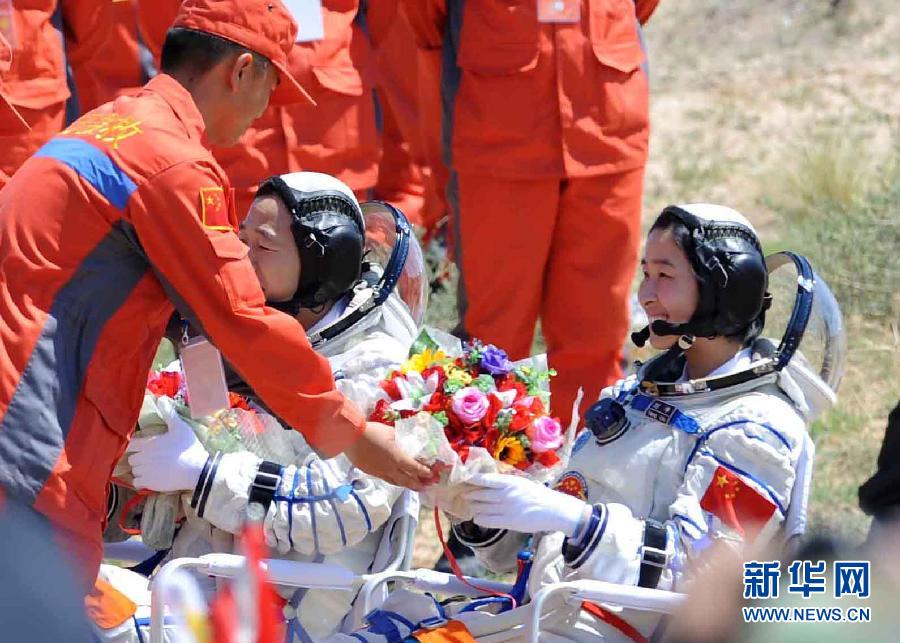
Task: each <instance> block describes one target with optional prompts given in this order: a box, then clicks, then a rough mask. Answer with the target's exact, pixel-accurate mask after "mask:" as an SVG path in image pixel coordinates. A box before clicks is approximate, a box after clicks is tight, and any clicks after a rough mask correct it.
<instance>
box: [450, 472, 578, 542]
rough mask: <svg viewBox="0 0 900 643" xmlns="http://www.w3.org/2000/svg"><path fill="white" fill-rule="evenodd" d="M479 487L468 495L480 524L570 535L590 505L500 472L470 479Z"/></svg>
mask: <svg viewBox="0 0 900 643" xmlns="http://www.w3.org/2000/svg"><path fill="white" fill-rule="evenodd" d="M467 482H469V483H470V484H473V485H477V486H479V487H480V488H479V489H475V490H472V491H469V492H468V493H466V495H465V499H466V502H467V504H468V508H469V510H470V511H471V513H472V521H473V522H474V523H475V524H476V525H478V526H479V527H493V528H495V529H511V530H513V531H519V532H522V533H526V534H530V533H535V532H539V531H561V532H563V533H564V534H566V535H567V536H569V537H571V536H573V535H574V534H575V532H576V531H577V530H578V526H579V524H581V521H582V520H586V519H587V518H588V516H589V515H590V511H591V506H590V505H589V504H587V503H586V502H584V501H583V500H579V499H578V498H575V497H574V496H570V495H567V494H564V493H560V492H559V491H554V490H553V489H550V488H548V487H545V486H544V485H542V484H539V483H537V482H534V481H533V480H528V479H527V478H520V477H518V476H510V475H504V474H501V473H486V474H481V475H477V476H475V477H474V478H471V479H470V480H468V481H467Z"/></svg>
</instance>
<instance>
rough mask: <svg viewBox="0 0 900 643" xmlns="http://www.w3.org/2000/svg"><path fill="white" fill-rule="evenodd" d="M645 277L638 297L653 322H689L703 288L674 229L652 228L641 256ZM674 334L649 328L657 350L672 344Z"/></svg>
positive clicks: (651, 342)
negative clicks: (673, 231)
mask: <svg viewBox="0 0 900 643" xmlns="http://www.w3.org/2000/svg"><path fill="white" fill-rule="evenodd" d="M641 269H642V270H643V273H644V279H643V280H642V281H641V286H640V288H639V289H638V300H639V301H640V303H641V306H642V307H643V309H644V312H646V313H647V317H648V319H649V320H650V323H651V324H652V323H653V322H654V321H656V320H657V319H662V320H665V321H667V322H670V323H673V324H677V323H682V322H686V321H689V320H690V318H691V316H692V315H693V314H694V311H695V310H697V304H698V303H699V301H700V288H699V285H698V284H697V278H696V277H695V276H694V271H693V269H692V268H691V263H690V261H689V260H688V258H687V255H686V254H685V253H684V251H683V250H682V249H681V248H679V247H678V245H677V244H676V243H675V239H674V237H673V236H672V231H671V230H668V229H665V230H659V229H657V230H653V231H651V232H650V234H649V235H647V244H646V246H645V247H644V257H643V258H642V259H641ZM677 339H678V338H677V336H675V335H665V336H660V335H656V334H654V333H653V331H652V330H651V331H650V345H651V346H653V348H656V349H658V350H663V349H666V348H669V347H670V346H672V344H674V343H675V341H676V340H677Z"/></svg>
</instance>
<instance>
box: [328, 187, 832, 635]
mask: <svg viewBox="0 0 900 643" xmlns="http://www.w3.org/2000/svg"><path fill="white" fill-rule="evenodd" d="M794 260H796V261H797V262H798V263H797V266H801V267H802V268H803V270H804V273H803V275H802V277H803V278H802V279H800V280H799V281H798V278H797V275H796V274H794V276H793V281H792V286H791V287H792V288H793V291H788V292H786V293H781V292H779V293H778V295H779V297H781V299H782V300H787V301H779V302H774V301H773V298H772V296H771V295H770V294H769V293H770V289H769V285H770V284H769V275H768V270H767V260H766V258H765V257H764V256H763V254H762V249H761V246H760V242H759V239H758V237H757V235H756V233H755V231H754V229H753V227H752V226H751V224H750V223H749V222H748V221H747V219H745V218H744V217H743V216H742V215H741V214H739V213H738V212H736V211H734V210H732V209H730V208H726V207H722V206H717V205H710V204H692V205H683V206H670V207H668V208H666V209H665V210H663V212H662V213H661V214H660V215H659V217H658V218H657V219H656V221H655V222H654V224H653V226H652V227H651V229H650V232H649V234H648V237H647V240H646V247H645V251H644V255H643V258H642V260H641V266H642V269H643V280H642V282H641V285H640V289H639V292H638V297H639V300H640V304H641V306H642V307H643V309H644V311H645V312H646V314H647V317H648V319H649V324H648V327H647V328H645V329H644V330H643V331H641V332H640V333H636V334H635V337H634V339H635V341H636V342H637V343H639V344H641V343H643V342H644V341H646V340H647V339H649V341H650V343H651V345H652V346H653V347H654V348H656V349H659V350H661V351H664V352H663V353H662V354H661V355H659V356H657V357H655V358H654V359H651V360H650V361H648V362H647V363H645V364H643V365H642V366H640V367H639V369H638V371H637V373H636V374H635V375H633V376H631V377H628V378H626V379H624V380H622V381H619V382H618V383H617V384H616V385H614V386H613V387H610V388H608V389H606V390H604V391H603V392H602V394H601V397H600V400H599V401H598V402H597V403H596V404H595V405H594V406H593V407H591V409H590V411H589V412H588V413H587V414H586V417H585V425H586V426H585V428H584V429H583V430H582V431H581V433H580V434H579V436H578V438H577V439H576V444H575V448H574V453H573V456H572V459H571V460H570V462H569V464H568V467H567V471H566V472H565V473H563V474H562V476H561V477H560V479H559V480H558V481H557V482H556V484H555V485H554V488H552V489H551V488H548V487H545V486H543V485H541V484H537V483H535V482H532V481H530V480H528V479H525V478H522V477H514V476H508V475H502V474H489V475H482V476H480V477H478V478H476V479H473V480H470V482H471V483H472V484H475V485H478V488H476V489H474V490H471V491H469V492H467V493H466V494H465V496H464V499H465V502H464V503H463V507H462V508H461V509H460V508H459V507H457V508H456V509H455V510H457V511H460V512H461V513H462V514H465V515H461V516H458V518H463V519H464V520H461V521H460V522H456V523H455V524H454V531H455V532H456V534H457V536H458V537H459V538H460V540H461V541H462V542H464V543H465V544H467V545H469V546H470V547H472V548H473V549H474V550H475V552H476V555H477V556H478V558H479V560H480V562H481V563H482V564H484V565H485V566H487V567H488V568H489V569H491V570H493V571H495V572H508V571H513V570H515V568H516V553H517V552H518V551H519V550H521V549H522V548H523V547H528V546H529V544H528V543H529V542H530V548H531V550H532V552H533V555H534V559H533V560H534V563H533V566H532V569H531V573H530V578H529V579H528V584H527V587H528V590H529V594H530V595H534V593H536V592H537V591H538V590H539V589H540V588H541V587H542V586H543V585H545V584H546V583H550V582H557V581H560V580H563V581H570V580H577V579H594V580H602V581H607V582H611V583H616V584H622V585H627V586H640V587H647V588H659V589H664V590H677V589H679V587H683V586H682V581H683V579H684V577H685V573H686V571H685V570H686V569H688V568H689V567H692V568H693V567H695V566H696V564H697V563H698V561H702V557H703V552H704V551H705V550H706V549H707V548H708V547H709V546H710V544H712V543H713V542H714V541H727V542H730V543H734V544H735V545H739V544H740V543H741V542H743V541H747V540H755V541H771V542H774V543H777V545H778V546H779V547H781V546H783V545H784V544H785V541H786V540H787V537H788V536H789V535H791V534H794V533H795V532H796V531H797V530H798V526H797V525H796V524H786V517H788V523H790V522H791V520H792V519H793V520H794V522H795V523H796V522H797V520H798V519H797V518H796V517H793V516H792V515H791V513H792V510H794V512H795V513H796V512H800V513H802V509H803V508H802V506H801V505H803V497H804V494H803V491H804V490H803V489H802V487H803V484H804V481H803V478H802V477H800V479H798V475H797V472H798V470H800V471H802V470H803V469H804V467H807V466H808V465H809V458H810V457H811V454H810V453H809V446H808V441H807V436H806V426H805V424H806V423H807V422H809V421H811V419H812V418H813V417H814V416H815V415H816V414H818V413H819V412H821V411H822V410H824V409H825V408H827V407H828V406H829V405H830V404H831V403H832V402H833V401H834V390H835V389H836V387H837V383H838V381H839V379H840V375H841V373H840V370H841V359H842V357H843V355H842V353H841V350H840V349H841V341H840V340H841V337H840V336H839V335H840V315H839V312H837V311H836V304H834V300H833V298H832V297H831V295H830V292H828V290H827V286H826V285H825V284H824V282H822V281H821V280H819V279H818V277H817V276H816V275H814V273H812V271H811V269H809V266H808V262H805V260H803V258H802V257H797V256H796V255H793V254H790V253H785V256H783V257H775V258H773V259H771V260H770V261H769V267H770V268H772V267H776V266H780V267H782V268H783V267H784V266H785V264H790V266H793V265H794V264H793V263H792V262H793V261H794ZM790 266H789V267H790ZM788 272H790V270H788ZM814 281H815V282H816V283H814ZM798 283H799V284H800V286H799V287H798ZM782 295H784V296H782ZM814 296H815V300H816V305H815V306H813V305H812V301H813V297H814ZM795 298H796V301H794V299H795ZM775 303H778V304H779V305H782V304H786V306H787V308H788V309H789V310H791V309H793V314H791V315H789V317H790V319H791V323H789V324H787V326H788V328H787V330H786V331H785V334H784V338H783V339H782V341H781V342H780V343H775V342H773V341H772V340H771V339H769V338H768V337H766V336H763V335H762V332H763V329H764V325H765V322H766V316H767V309H769V307H770V305H772V306H773V307H775V306H774V304H775ZM781 307H782V308H783V307H784V306H781ZM823 307H824V308H825V309H827V311H826V312H825V314H824V319H820V320H818V321H817V322H816V323H817V324H819V326H817V328H819V329H821V328H824V329H825V330H826V331H828V332H830V333H831V335H828V342H827V344H828V347H827V350H826V351H824V352H822V353H816V354H817V355H819V356H820V357H822V368H819V369H816V368H814V367H813V366H812V365H811V364H810V362H809V360H808V359H806V358H804V355H802V354H801V353H800V352H795V350H796V348H797V345H798V344H799V342H800V340H801V339H802V337H803V333H804V330H806V327H807V325H808V324H809V320H810V318H811V317H813V316H815V315H816V314H819V313H820V312H821V310H822V308H823ZM771 312H772V311H769V313H770V314H771ZM804 313H805V316H804ZM770 321H771V320H770ZM774 325H776V326H777V324H774ZM767 330H768V327H767ZM766 334H767V335H768V334H769V333H768V332H767V333H766ZM807 335H808V336H809V335H811V333H810V332H807ZM826 335H827V333H826ZM809 339H810V342H813V340H814V338H809ZM804 347H806V344H804ZM807 357H809V355H807ZM792 358H793V359H792ZM803 519H804V518H803V517H801V518H799V521H800V522H802V520H803ZM799 528H800V529H802V526H800V527H799ZM491 604H492V605H494V606H496V605H497V603H496V602H493V603H491ZM384 610H385V612H387V613H390V612H391V611H392V610H395V611H397V612H399V613H401V614H403V615H404V618H405V619H406V621H407V623H406V624H404V623H403V622H400V621H398V622H395V623H394V625H395V626H396V627H397V628H398V629H399V630H400V631H401V633H402V632H403V631H404V627H405V628H407V629H408V630H412V631H415V629H416V628H419V627H422V626H423V623H434V622H435V621H436V620H439V619H435V618H434V617H435V616H436V608H435V607H434V604H433V603H431V604H430V605H429V603H428V601H427V600H426V601H422V600H418V599H417V600H415V601H414V600H411V599H410V597H408V596H406V597H404V596H400V595H396V596H391V597H390V598H389V599H388V601H387V603H386V604H385V606H384ZM438 611H440V610H438ZM516 612H517V610H515V609H513V610H508V611H504V612H501V613H498V611H497V609H496V607H495V608H494V609H489V610H488V609H485V610H479V609H475V610H471V609H463V610H462V611H460V610H458V609H456V610H454V609H453V608H449V609H444V611H443V612H441V613H442V615H443V617H449V618H452V619H455V620H458V621H459V622H461V623H463V624H464V625H465V627H466V628H467V630H468V632H469V633H470V634H471V635H472V636H473V637H475V638H476V639H477V638H478V637H481V636H486V635H494V636H492V637H491V640H503V636H502V633H503V632H507V633H508V635H509V637H510V638H515V637H516V636H517V635H518V636H520V635H521V630H519V631H518V633H517V632H516V629H515V628H516V625H517V624H521V616H517V615H516ZM429 617H431V620H428V619H429ZM545 620H546V624H544V622H542V631H544V632H549V633H552V635H554V636H551V639H552V640H575V641H597V640H602V641H619V640H623V641H625V640H641V637H646V638H649V637H651V636H652V635H653V633H654V631H655V630H656V629H657V627H658V626H659V624H660V621H661V615H659V614H654V613H652V612H645V611H637V610H628V609H626V610H623V611H621V612H620V611H615V612H614V611H613V610H604V609H603V608H602V607H601V608H600V611H599V612H598V611H597V609H593V610H585V609H584V608H579V607H568V606H563V607H559V608H558V609H556V610H555V611H554V612H552V613H551V614H550V616H548V617H547V619H545ZM410 624H411V625H413V626H414V627H409V625H410ZM355 636H356V638H357V639H361V638H364V639H365V640H373V641H383V640H385V638H384V636H383V635H380V634H377V633H375V632H374V631H372V629H371V628H370V630H369V631H366V632H360V633H357V634H356V635H355ZM557 637H559V638H557ZM342 640H346V639H342Z"/></svg>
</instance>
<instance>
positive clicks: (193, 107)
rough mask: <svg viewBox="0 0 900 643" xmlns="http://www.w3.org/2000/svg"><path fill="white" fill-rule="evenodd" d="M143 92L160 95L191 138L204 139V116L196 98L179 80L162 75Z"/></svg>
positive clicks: (156, 77) (149, 83)
mask: <svg viewBox="0 0 900 643" xmlns="http://www.w3.org/2000/svg"><path fill="white" fill-rule="evenodd" d="M143 91H151V92H155V93H157V94H159V95H160V96H161V97H162V99H163V100H164V101H166V103H168V104H169V106H170V107H171V108H172V111H174V112H175V115H176V116H177V117H178V120H180V121H181V122H182V123H184V126H185V128H186V129H187V133H188V136H190V138H198V139H199V138H202V137H203V133H204V132H205V131H206V124H205V123H204V122H203V115H202V114H201V113H200V110H199V109H197V104H196V103H195V102H194V97H193V96H191V93H190V92H189V91H188V90H187V89H186V88H185V87H184V85H182V84H181V83H179V82H178V81H177V80H175V79H174V78H173V77H172V76H169V75H168V74H163V73H160V74H158V75H157V76H155V77H154V78H152V79H151V80H150V82H148V83H147V84H146V85H144V88H143Z"/></svg>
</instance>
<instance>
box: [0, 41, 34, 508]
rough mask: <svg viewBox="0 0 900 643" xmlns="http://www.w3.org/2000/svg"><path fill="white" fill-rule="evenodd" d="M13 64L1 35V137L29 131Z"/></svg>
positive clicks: (8, 47)
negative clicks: (11, 76) (11, 75)
mask: <svg viewBox="0 0 900 643" xmlns="http://www.w3.org/2000/svg"><path fill="white" fill-rule="evenodd" d="M11 63H12V48H11V47H10V46H9V43H8V42H7V41H6V37H5V36H4V35H3V34H2V33H0V136H6V135H12V134H20V133H22V132H27V131H28V123H26V122H25V119H24V118H22V115H21V114H19V112H18V111H17V110H16V108H15V107H13V106H12V104H11V103H10V102H9V98H8V97H7V95H6V87H5V86H4V84H3V79H4V78H5V77H6V73H7V72H8V71H9V66H10V64H11ZM0 176H2V175H0ZM5 180H7V181H8V180H9V177H5ZM0 498H2V496H0Z"/></svg>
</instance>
